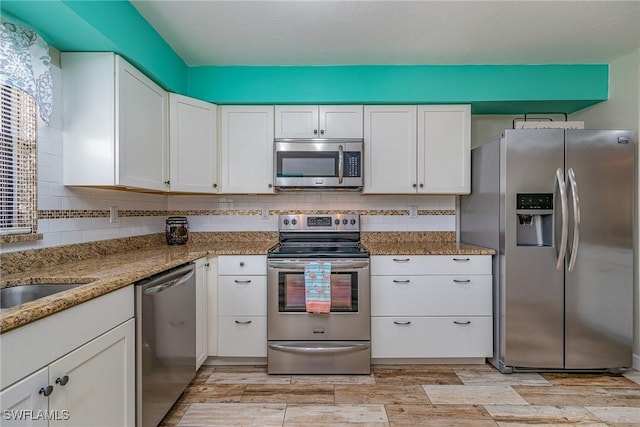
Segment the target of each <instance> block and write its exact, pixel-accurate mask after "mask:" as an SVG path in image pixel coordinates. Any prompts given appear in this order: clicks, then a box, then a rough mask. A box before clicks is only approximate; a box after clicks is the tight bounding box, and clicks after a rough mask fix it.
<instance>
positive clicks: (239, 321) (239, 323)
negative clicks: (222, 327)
mask: <svg viewBox="0 0 640 427" xmlns="http://www.w3.org/2000/svg"><path fill="white" fill-rule="evenodd" d="M235 322H236V323H237V324H238V325H249V324H250V323H251V320H235Z"/></svg>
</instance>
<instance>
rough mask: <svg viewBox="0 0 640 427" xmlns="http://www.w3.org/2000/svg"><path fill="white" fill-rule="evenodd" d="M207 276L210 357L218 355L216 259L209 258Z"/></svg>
mask: <svg viewBox="0 0 640 427" xmlns="http://www.w3.org/2000/svg"><path fill="white" fill-rule="evenodd" d="M205 273H206V275H207V288H208V289H207V293H208V298H209V301H208V303H207V317H208V319H209V320H208V325H207V346H208V348H209V350H208V355H209V356H217V355H218V262H217V260H216V257H209V258H208V259H207V265H206V269H205Z"/></svg>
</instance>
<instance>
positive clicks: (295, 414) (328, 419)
mask: <svg viewBox="0 0 640 427" xmlns="http://www.w3.org/2000/svg"><path fill="white" fill-rule="evenodd" d="M284 425H285V426H286V427H294V426H301V427H302V426H305V427H308V426H313V427H316V426H317V427H320V426H322V427H327V426H351V425H353V426H358V427H377V426H380V427H382V426H388V425H389V424H388V420H387V413H386V412H385V409H384V405H371V404H367V405H348V404H347V405H342V404H340V405H289V406H288V407H287V412H286V415H285V418H284Z"/></svg>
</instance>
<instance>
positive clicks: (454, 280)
mask: <svg viewBox="0 0 640 427" xmlns="http://www.w3.org/2000/svg"><path fill="white" fill-rule="evenodd" d="M453 283H471V280H470V279H466V280H460V279H453Z"/></svg>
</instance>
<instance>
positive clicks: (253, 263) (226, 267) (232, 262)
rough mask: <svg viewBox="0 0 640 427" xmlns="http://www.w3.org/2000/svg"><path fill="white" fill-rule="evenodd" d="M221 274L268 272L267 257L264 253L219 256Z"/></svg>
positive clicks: (258, 273) (219, 271) (219, 272)
mask: <svg viewBox="0 0 640 427" xmlns="http://www.w3.org/2000/svg"><path fill="white" fill-rule="evenodd" d="M218 274H219V275H227V274H234V275H238V274H241V275H244V274H253V275H260V274H267V257H266V256H264V255H222V256H219V257H218Z"/></svg>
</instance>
